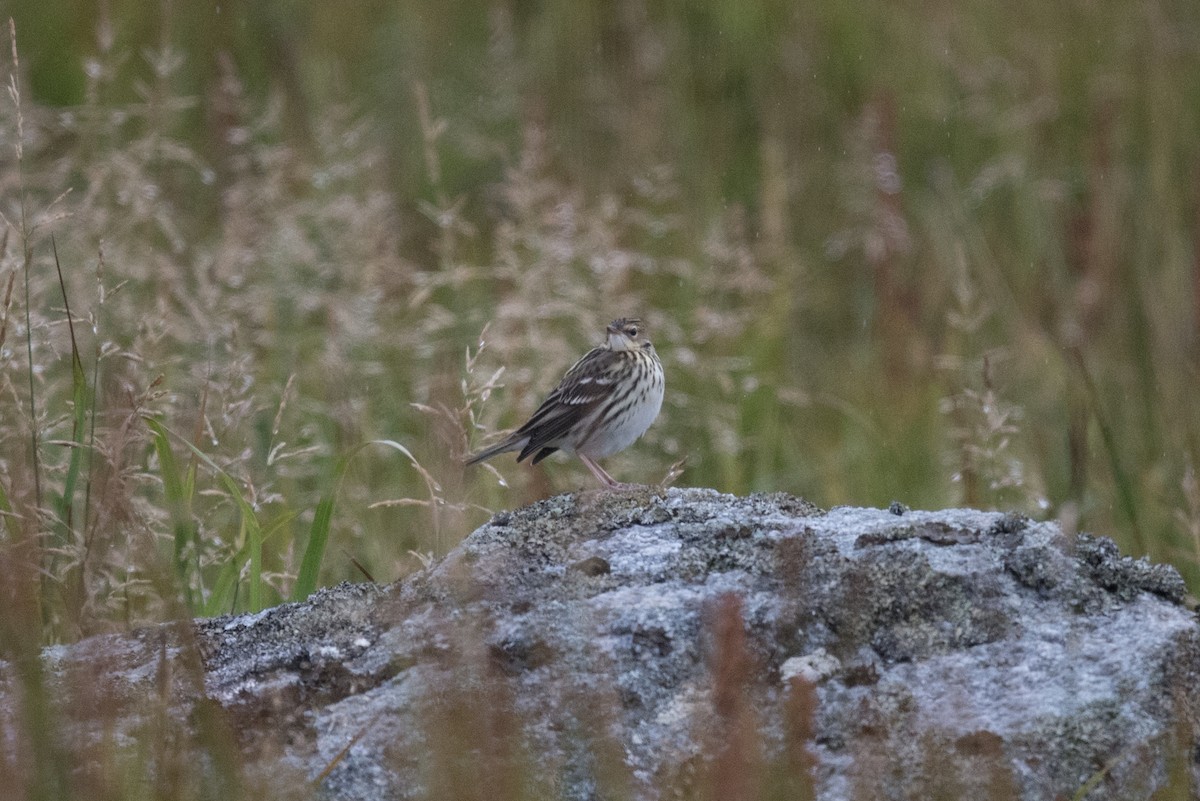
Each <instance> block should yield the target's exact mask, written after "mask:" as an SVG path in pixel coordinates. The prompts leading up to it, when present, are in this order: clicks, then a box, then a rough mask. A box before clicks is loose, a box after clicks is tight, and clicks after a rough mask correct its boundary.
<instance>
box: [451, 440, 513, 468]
mask: <svg viewBox="0 0 1200 801" xmlns="http://www.w3.org/2000/svg"><path fill="white" fill-rule="evenodd" d="M524 444H525V437H522V438H521V439H518V440H515V441H514V440H513V439H512V438H511V437H509V438H507V439H502V440H500V441H499V442H497V443H496V444H495V445H493V446H492V447H490V448H484V449H483V450H481V451H480V452H479V453H476V454H473V455H471V456H468V457H467V461H465V462H464V463H463V464H464V465H468V466H469V465H473V464H478V463H479V462H482V461H484V460H485V459H491V458H492V457H493V456H496V455H498V454H501V453H507V452H508V451H518V450H520V449H521V448H522V447H523V446H524Z"/></svg>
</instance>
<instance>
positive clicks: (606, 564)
mask: <svg viewBox="0 0 1200 801" xmlns="http://www.w3.org/2000/svg"><path fill="white" fill-rule="evenodd" d="M1185 594H1186V593H1185V588H1184V585H1183V582H1182V580H1181V579H1180V578H1179V575H1178V574H1177V573H1176V572H1175V571H1174V570H1173V569H1172V568H1170V567H1167V566H1162V565H1151V564H1149V563H1146V562H1144V561H1135V560H1132V559H1129V558H1126V557H1122V556H1121V555H1120V554H1119V553H1118V552H1117V550H1116V548H1115V546H1114V545H1113V544H1112V543H1111V541H1109V540H1107V539H1104V538H1099V537H1089V536H1086V535H1081V536H1079V537H1078V538H1076V539H1075V540H1074V541H1068V540H1067V539H1066V538H1065V537H1064V535H1063V534H1062V532H1061V531H1060V530H1059V529H1058V527H1057V526H1056V525H1054V524H1051V523H1037V522H1033V521H1029V520H1027V519H1024V518H1021V517H1018V516H1012V515H1001V514H996V513H987V512H978V511H970V510H945V511H939V512H921V511H911V510H908V509H907V508H900V507H899V505H896V504H894V505H893V508H892V509H890V510H875V509H855V508H837V509H833V510H831V511H829V512H821V511H819V510H818V509H816V508H815V507H813V506H811V505H809V504H807V503H806V502H804V501H801V500H798V499H795V498H792V497H790V496H787V495H782V494H774V495H753V496H750V497H745V498H737V497H733V496H729V495H722V494H718V493H716V492H714V491H711V490H701V489H672V490H667V491H665V492H656V491H652V490H649V489H647V490H646V491H635V492H625V493H617V494H603V493H589V494H580V495H561V496H557V497H554V498H550V499H548V500H545V501H542V502H539V503H536V504H533V505H531V506H528V507H525V508H523V509H518V510H515V511H512V512H506V513H504V514H503V515H499V516H497V517H496V518H494V519H493V520H492V521H491V522H489V523H488V524H486V525H484V526H483V527H481V528H480V529H478V530H477V531H475V532H474V533H473V534H471V535H470V536H469V537H468V538H467V539H466V540H464V541H463V543H462V544H461V545H460V546H459V547H458V548H456V549H455V550H454V551H452V552H451V553H450V554H449V555H448V556H447V557H446V558H445V559H444V560H442V561H441V562H440V563H438V564H436V565H434V566H432V567H431V568H430V569H429V570H426V571H423V572H421V573H419V574H417V575H414V576H412V577H410V578H408V579H406V580H405V581H403V582H401V583H399V584H397V585H395V586H392V587H389V588H386V589H378V588H375V587H373V586H369V585H356V586H350V585H342V586H340V587H336V588H332V589H328V590H324V591H322V592H319V593H317V594H316V595H314V596H313V597H312V598H311V599H309V601H307V602H305V603H302V604H288V605H284V606H281V607H278V608H275V609H270V610H267V611H265V612H262V613H259V614H256V615H243V616H238V617H225V618H217V619H212V620H199V621H196V622H195V623H194V625H193V626H191V627H188V626H181V625H174V626H164V627H161V628H159V629H154V630H149V631H143V632H138V633H134V634H130V635H125V636H118V635H112V636H106V637H101V638H95V639H92V640H87V641H84V642H80V643H77V644H75V645H72V646H69V647H65V648H55V649H49V650H47V652H46V653H45V655H44V658H43V662H44V664H45V665H46V667H47V672H48V676H49V681H50V683H51V685H52V686H55V687H58V688H59V689H60V696H61V697H68V696H69V694H70V693H69V687H68V685H69V680H68V677H70V676H72V675H78V673H79V672H80V671H82V670H85V669H86V666H87V665H95V664H103V665H104V671H103V674H102V675H100V676H99V679H98V680H99V682H100V686H99V687H98V688H96V689H94V690H93V692H95V693H98V694H100V695H102V696H103V697H104V698H106V699H108V701H107V704H108V707H107V708H108V710H109V711H108V712H106V714H105V723H104V728H105V730H106V731H111V732H116V733H117V734H118V735H119V736H118V740H119V741H120V742H126V743H128V742H135V741H136V740H137V736H138V734H137V733H138V732H139V731H141V730H142V728H141V727H142V721H141V719H142V718H143V717H145V716H147V715H149V714H151V712H150V711H148V709H147V703H146V701H145V699H146V697H147V696H152V697H165V699H166V701H165V703H166V708H167V709H169V714H170V716H171V717H172V718H174V719H176V720H177V721H179V724H178V725H180V726H182V727H184V728H194V727H196V726H199V725H201V723H199V722H198V721H200V720H203V716H201V715H198V714H197V712H198V710H202V709H207V708H211V707H212V706H213V704H214V703H215V705H217V706H218V707H219V709H220V710H221V715H222V716H223V719H224V720H225V721H226V724H225V725H227V726H228V728H229V731H232V732H235V733H236V736H237V738H238V744H239V746H240V752H241V755H240V759H241V760H242V762H243V764H244V766H245V767H244V770H245V772H246V775H247V776H249V777H251V779H252V778H253V777H255V776H258V777H264V778H263V782H262V784H263V785H264V786H267V787H281V786H286V782H284V781H283V780H282V778H281V777H285V776H292V777H302V778H303V779H306V780H317V781H318V782H319V785H320V787H321V791H322V793H323V795H324V796H325V797H327V798H337V799H362V800H363V801H366V799H372V800H373V799H379V798H389V799H392V798H394V799H406V798H417V797H422V798H439V797H445V796H447V795H448V794H449V793H450V792H451V791H452V790H453V788H454V787H455V783H456V782H463V781H473V782H484V783H486V784H485V788H486V792H484V793H483V795H486V796H490V797H493V798H495V799H497V801H505V799H508V798H516V797H558V798H566V799H592V798H602V797H609V796H613V795H616V796H620V797H630V798H659V797H679V798H687V797H695V796H697V795H705V796H707V797H718V798H724V797H735V796H738V795H741V796H743V797H752V796H753V795H754V794H755V793H756V792H759V791H765V790H764V788H767V787H770V788H773V790H774V791H777V792H778V794H779V795H780V796H781V797H797V798H804V797H815V798H818V799H828V800H829V801H835V800H836V801H841V799H851V798H887V799H925V798H938V797H955V798H957V797H972V798H975V797H978V798H1018V797H1019V798H1024V799H1054V798H1072V797H1074V796H1076V794H1077V793H1080V791H1081V790H1085V791H1086V793H1087V794H1086V797H1087V798H1088V799H1091V800H1092V801H1095V800H1096V799H1129V798H1148V797H1150V796H1151V795H1152V794H1153V793H1155V792H1156V791H1160V790H1161V789H1162V788H1164V787H1168V786H1169V787H1170V789H1171V790H1172V791H1174V792H1177V793H1179V795H1178V796H1171V797H1181V798H1182V797H1188V796H1189V794H1190V793H1191V788H1194V787H1197V786H1200V781H1198V780H1200V770H1198V768H1197V764H1196V761H1195V760H1193V758H1192V755H1193V754H1194V753H1197V750H1198V749H1197V745H1198V743H1200V740H1198V736H1200V680H1198V679H1200V627H1198V625H1197V621H1196V619H1195V617H1194V616H1193V614H1192V613H1191V612H1190V611H1189V610H1188V608H1186V606H1185V605H1184V603H1183V602H1184V598H1185ZM167 664H171V665H175V667H174V668H173V669H172V670H165V669H164V667H163V666H164V665H167ZM189 664H191V665H193V666H194V668H193V669H190V670H189V668H188V667H187V666H188V665H189ZM6 674H11V670H5V669H2V668H0V695H3V694H12V693H13V692H14V691H15V689H14V688H15V686H16V685H15V682H14V680H13V678H12V676H11V675H6ZM164 676H165V678H164ZM7 706H8V703H7V701H6V700H4V699H2V698H0V708H4V707H7ZM114 709H115V710H117V711H113V710H114ZM62 714H63V715H64V716H66V717H67V718H69V719H70V720H71V723H70V724H69V725H70V726H71V727H73V729H72V731H73V734H72V737H71V739H72V741H73V742H79V741H82V740H86V739H87V737H88V734H89V732H90V733H91V734H92V736H94V737H100V736H101V732H100V731H99V730H98V728H99V724H98V722H97V720H96V718H95V716H92V715H90V714H89V712H88V710H87V709H85V708H79V707H74V708H72V707H69V706H64V708H63V709H62ZM114 721H115V722H114ZM0 722H3V725H4V726H6V727H9V726H11V719H10V718H3V717H0ZM12 741H13V739H12V737H9V736H6V737H5V738H4V739H2V740H0V745H4V747H6V748H7V747H9V745H5V744H11V743H12ZM249 780H250V779H248V781H249Z"/></svg>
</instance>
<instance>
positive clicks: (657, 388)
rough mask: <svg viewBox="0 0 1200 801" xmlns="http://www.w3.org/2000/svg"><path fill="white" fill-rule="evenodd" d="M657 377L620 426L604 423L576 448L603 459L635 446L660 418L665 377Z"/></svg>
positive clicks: (585, 454)
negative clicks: (657, 418)
mask: <svg viewBox="0 0 1200 801" xmlns="http://www.w3.org/2000/svg"><path fill="white" fill-rule="evenodd" d="M656 378H657V380H656V381H654V382H653V383H652V384H650V386H648V387H647V388H646V390H645V392H644V394H643V395H642V396H641V397H639V398H638V399H637V402H636V403H634V405H633V407H632V408H631V410H630V412H629V413H628V414H627V415H623V416H622V419H621V422H620V423H619V424H617V425H610V426H605V427H604V430H602V431H601V430H597V431H596V432H595V433H594V434H593V435H592V436H591V437H590V438H589V439H588V440H587V441H586V442H581V443H579V444H578V445H577V446H576V447H575V448H574V450H575V451H576V452H577V453H582V454H583V455H584V456H587V457H589V458H591V459H603V458H604V457H606V456H612V455H613V454H614V453H619V452H620V451H623V450H625V449H626V448H628V447H629V446H630V445H632V444H633V443H634V442H635V441H636V440H637V438H638V437H640V436H641V435H642V434H645V433H646V429H648V428H649V427H650V424H651V423H653V422H654V418H656V417H658V412H659V410H660V409H662V402H663V384H664V381H663V376H662V373H661V372H660V373H659V374H658V375H657V376H656Z"/></svg>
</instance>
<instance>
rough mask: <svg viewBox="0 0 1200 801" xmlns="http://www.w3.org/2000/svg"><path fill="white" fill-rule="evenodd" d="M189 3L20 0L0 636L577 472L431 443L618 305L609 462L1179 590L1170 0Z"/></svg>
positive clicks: (1189, 376) (278, 579)
mask: <svg viewBox="0 0 1200 801" xmlns="http://www.w3.org/2000/svg"><path fill="white" fill-rule="evenodd" d="M206 5H207V4H201V3H197V4H189V3H174V4H172V3H170V2H167V3H163V4H157V5H144V4H141V3H136V2H132V3H123V4H98V5H97V7H96V8H95V9H87V10H83V11H81V10H80V9H79V8H77V7H76V5H75V4H68V3H64V2H57V1H55V2H46V1H45V0H10V2H9V4H8V9H9V13H10V14H11V15H12V17H13V19H14V20H15V25H14V26H13V28H14V29H15V35H16V41H15V45H14V47H12V48H9V47H7V46H5V47H4V48H2V51H3V55H4V63H5V72H6V85H7V86H8V89H9V91H8V92H7V95H6V96H5V97H4V98H3V106H4V111H3V113H2V114H0V140H2V142H0V145H2V146H0V185H2V187H3V191H2V192H0V202H2V204H3V206H2V208H0V211H2V212H3V215H4V220H3V222H4V229H3V234H2V238H3V248H2V250H0V299H2V300H3V306H2V307H0V512H2V513H3V530H2V532H0V588H2V589H0V592H2V593H3V595H4V603H3V612H0V634H2V635H3V636H0V640H4V641H5V642H7V643H8V645H7V650H6V652H5V653H0V657H4V658H9V659H12V658H14V657H16V656H18V655H19V654H21V653H25V654H29V653H31V650H30V649H34V648H36V647H37V646H40V645H42V644H46V643H51V642H63V641H72V640H75V639H77V638H79V637H81V636H85V635H88V634H92V633H97V632H102V631H109V630H114V629H122V628H125V627H128V626H129V625H132V624H138V623H144V622H151V621H157V620H163V619H168V618H173V617H177V616H180V615H192V614H215V613H220V612H227V611H240V610H247V609H255V608H261V607H263V606H268V605H272V604H275V603H278V602H279V601H281V600H287V599H290V598H294V597H302V596H303V595H304V594H306V592H308V591H310V590H311V589H312V588H313V587H314V586H318V585H321V584H327V583H331V582H336V581H339V580H343V579H349V580H354V581H359V580H366V579H367V578H371V579H374V580H376V581H380V582H386V581H391V580H394V579H396V578H399V577H402V576H404V575H406V574H407V573H409V572H411V571H413V570H414V569H416V568H418V567H419V566H420V565H421V564H422V563H424V562H426V561H428V560H429V559H430V558H436V557H437V556H438V555H440V554H442V553H444V552H445V551H446V550H447V549H449V548H451V547H452V546H453V545H454V544H455V543H456V542H457V541H458V540H459V539H461V538H462V537H463V536H465V535H466V534H467V533H469V532H470V531H471V529H472V528H473V527H474V526H475V525H477V524H479V523H480V522H482V521H483V520H484V519H486V517H487V515H488V514H489V510H495V509H500V508H507V507H512V506H515V505H518V504H522V503H525V502H527V501H530V500H532V499H535V498H539V497H543V496H545V495H548V494H550V493H553V492H558V491H569V490H573V489H576V488H578V487H581V486H590V482H591V478H590V476H589V475H588V474H587V472H586V470H585V469H584V468H583V467H582V466H581V465H579V464H578V463H576V462H570V461H560V460H558V459H550V460H548V461H547V462H546V463H543V465H541V466H539V467H537V468H533V469H530V468H527V467H526V466H524V465H521V466H518V465H515V464H514V463H513V461H512V460H511V458H510V457H501V458H499V459H497V460H495V461H494V462H492V463H490V464H489V465H488V466H485V467H482V468H472V469H470V470H468V471H464V470H463V469H462V468H461V466H460V461H461V458H462V457H463V456H464V454H466V453H467V452H468V451H469V450H471V449H474V448H476V447H478V446H479V445H480V444H481V443H485V442H489V441H490V440H489V439H488V437H490V436H492V435H494V434H495V433H496V432H499V431H501V430H503V429H505V428H508V427H511V426H514V425H516V424H519V423H520V422H521V421H522V420H523V419H524V418H525V416H526V415H527V414H528V413H529V412H531V411H532V409H533V408H534V407H535V406H536V404H537V403H538V402H539V401H540V399H541V397H542V396H543V395H544V393H545V392H546V391H547V390H548V389H549V388H551V387H552V386H553V385H554V383H555V382H556V381H557V379H558V377H559V376H560V375H561V373H562V371H563V370H564V369H565V368H566V367H567V366H568V365H569V364H570V363H571V362H572V360H573V359H574V358H576V357H577V356H578V355H579V354H581V353H582V352H583V351H584V350H585V349H586V348H588V347H590V346H591V345H592V344H595V343H596V342H597V341H599V339H600V338H601V333H602V326H603V324H604V323H605V322H607V321H608V320H609V319H611V318H613V317H617V316H623V315H639V316H642V317H643V318H645V319H646V320H647V322H648V324H649V325H650V331H651V335H652V338H653V339H654V341H655V344H656V346H657V347H658V350H659V352H660V354H661V355H662V358H663V361H664V363H665V365H666V370H667V384H668V389H667V399H666V402H665V404H664V408H663V413H662V416H661V417H660V419H659V421H658V422H657V423H656V425H655V426H654V427H653V428H652V429H651V431H650V432H649V434H647V436H646V437H645V438H644V439H643V440H642V441H641V442H640V443H638V444H637V445H636V446H635V447H633V448H631V449H630V450H629V451H627V452H626V453H624V454H622V455H620V456H617V457H614V458H613V459H611V460H609V462H608V465H607V466H608V468H609V470H610V472H613V473H614V475H616V476H617V477H619V478H621V479H623V480H626V481H641V482H658V481H660V480H663V479H664V477H667V476H669V475H670V476H674V475H675V474H677V473H678V474H679V475H678V477H677V479H676V480H677V482H678V483H681V484H685V485H698V486H711V487H716V488H718V489H720V490H724V491H728V492H737V493H744V492H749V491H756V490H786V491H789V492H793V493H796V494H798V495H802V496H804V497H806V498H808V499H810V500H812V501H813V502H815V503H817V504H819V505H822V506H831V505H836V504H859V505H886V504H887V503H889V502H890V501H892V500H899V501H901V502H903V503H906V504H908V505H910V506H914V507H941V506H945V505H954V504H964V505H971V506H981V507H989V508H992V507H994V508H1000V509H1006V510H1007V509H1012V510H1017V511H1021V512H1025V513H1027V514H1030V515H1032V516H1035V517H1038V518H1056V519H1060V520H1062V521H1063V523H1064V525H1065V526H1066V527H1067V528H1068V529H1069V530H1079V529H1086V530H1089V531H1094V532H1097V533H1102V534H1107V535H1110V536H1113V537H1114V538H1115V539H1116V540H1117V541H1118V542H1119V543H1120V545H1121V546H1122V548H1124V549H1125V550H1126V551H1127V552H1130V553H1133V554H1146V555H1148V556H1150V557H1151V558H1152V559H1155V560H1160V561H1170V562H1172V563H1173V564H1175V565H1177V566H1178V567H1179V568H1180V570H1181V571H1182V572H1183V573H1184V575H1185V576H1186V577H1187V578H1188V580H1189V583H1190V586H1192V588H1193V589H1195V588H1196V587H1197V585H1198V583H1200V479H1198V478H1197V476H1196V468H1195V465H1196V463H1197V461H1198V456H1200V404H1197V403H1196V402H1195V400H1194V399H1195V396H1196V393H1197V389H1198V382H1197V365H1198V360H1200V149H1198V148H1197V147H1196V143H1197V142H1200V81H1197V80H1196V76H1197V75H1200V5H1198V4H1196V3H1194V2H1190V1H1187V0H1162V1H1161V2H1155V1H1154V0H1150V1H1149V2H1133V3H1130V2H1116V1H1115V0H1111V1H1110V0H1100V2H1083V1H1082V0H1069V1H1068V2H1065V3H1049V4H1048V3H1044V2H1033V1H1032V0H1018V1H1017V2H1015V3H1009V4H994V3H984V2H977V1H976V0H967V2H959V3H954V4H949V3H934V4H928V3H882V2H868V3H866V4H851V5H847V4H843V3H835V2H829V3H814V4H812V5H811V6H809V7H804V6H797V5H795V4H791V3H784V2H775V1H773V0H765V1H764V2H757V3H736V2H730V1H729V0H700V2H694V3H686V4H685V3H667V4H661V5H653V4H642V3H636V2H627V1H626V0H618V2H615V3H609V4H601V3H587V2H578V3H571V4H546V5H543V6H539V5H536V4H523V3H516V4H500V3H481V2H468V3H465V4H460V5H459V6H457V7H456V8H454V9H449V8H446V7H443V6H435V5H433V4H425V3H416V2H412V1H411V0H405V1H404V2H398V3H393V4H382V3H377V2H372V3H368V2H364V1H363V0H354V1H353V2H348V3H342V4H318V3H304V2H297V3H293V4H289V5H287V6H286V7H285V6H284V5H282V4H275V5H271V4H237V3H233V4H229V5H228V6H225V5H224V4H222V6H220V7H218V6H216V5H213V6H212V7H205V6H206ZM218 8H220V11H219V12H218ZM4 39H5V41H6V42H7V41H8V37H7V36H5V37H4ZM680 470H681V471H682V472H681V473H679V471H680ZM36 797H42V796H36ZM47 797H48V796H47Z"/></svg>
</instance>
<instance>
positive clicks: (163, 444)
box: [143, 417, 198, 609]
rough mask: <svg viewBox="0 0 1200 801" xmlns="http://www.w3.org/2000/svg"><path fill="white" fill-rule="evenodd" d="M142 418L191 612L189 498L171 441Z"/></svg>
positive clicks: (161, 429)
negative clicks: (166, 508) (172, 531)
mask: <svg viewBox="0 0 1200 801" xmlns="http://www.w3.org/2000/svg"><path fill="white" fill-rule="evenodd" d="M143 419H145V421H146V425H147V426H148V427H149V428H150V431H151V434H152V435H153V436H152V437H151V439H152V442H153V443H154V452H155V453H156V454H157V455H158V464H159V472H160V473H161V476H160V478H161V479H162V485H163V494H164V495H165V496H166V500H167V507H168V509H169V511H170V514H171V524H172V528H173V529H174V533H175V552H174V559H173V563H174V566H175V573H176V576H177V578H178V579H179V582H180V584H181V585H182V586H183V588H184V593H185V596H186V598H187V601H188V606H189V608H193V609H194V608H195V606H194V603H193V598H192V592H191V582H190V581H189V580H188V565H187V546H188V543H190V542H195V540H196V538H197V536H198V528H197V526H196V521H195V520H193V519H192V512H191V498H192V496H191V494H190V493H189V492H188V491H187V490H185V487H184V482H183V479H182V478H181V476H180V473H179V465H178V463H177V462H176V461H175V452H174V451H173V450H171V440H170V436H169V435H168V433H167V428H166V426H164V425H163V424H162V423H160V422H159V421H157V420H155V419H154V418H152V417H146V418H143ZM197 545H198V543H197Z"/></svg>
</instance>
